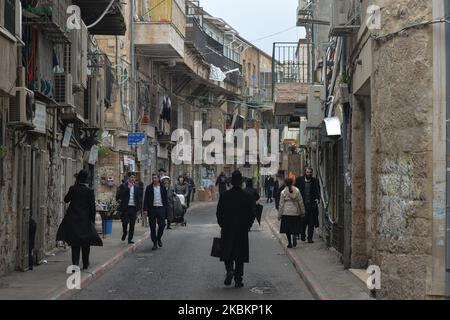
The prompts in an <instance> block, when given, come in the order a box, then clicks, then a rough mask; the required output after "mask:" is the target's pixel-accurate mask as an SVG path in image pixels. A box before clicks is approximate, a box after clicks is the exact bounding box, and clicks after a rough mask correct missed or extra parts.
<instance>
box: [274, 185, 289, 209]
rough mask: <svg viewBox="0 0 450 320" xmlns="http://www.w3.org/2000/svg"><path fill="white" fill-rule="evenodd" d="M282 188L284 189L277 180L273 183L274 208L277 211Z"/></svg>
mask: <svg viewBox="0 0 450 320" xmlns="http://www.w3.org/2000/svg"><path fill="white" fill-rule="evenodd" d="M284 188H286V186H285V185H284V184H283V185H281V186H280V183H279V182H278V180H277V181H276V182H275V184H274V187H273V197H274V198H275V208H276V209H277V210H278V209H280V198H281V193H282V192H283V190H284Z"/></svg>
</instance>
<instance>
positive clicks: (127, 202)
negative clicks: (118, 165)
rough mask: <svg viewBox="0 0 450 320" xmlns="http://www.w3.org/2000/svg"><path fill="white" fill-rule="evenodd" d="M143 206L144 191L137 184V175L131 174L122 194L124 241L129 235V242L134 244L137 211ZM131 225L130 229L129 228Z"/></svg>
mask: <svg viewBox="0 0 450 320" xmlns="http://www.w3.org/2000/svg"><path fill="white" fill-rule="evenodd" d="M141 208H142V193H141V189H140V188H139V186H137V185H136V176H135V175H134V174H130V176H129V177H128V184H126V185H125V186H124V187H123V190H122V192H121V195H120V212H122V231H123V233H122V241H125V239H126V238H127V235H128V243H129V244H133V243H134V242H133V237H134V227H135V225H136V219H137V213H138V212H139V211H140V210H141ZM128 226H129V229H128Z"/></svg>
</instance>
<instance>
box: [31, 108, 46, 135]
mask: <svg viewBox="0 0 450 320" xmlns="http://www.w3.org/2000/svg"><path fill="white" fill-rule="evenodd" d="M46 124H47V108H46V107H45V104H43V103H41V102H39V101H36V102H35V113H34V119H33V125H34V129H35V130H36V131H37V132H40V133H47V128H46Z"/></svg>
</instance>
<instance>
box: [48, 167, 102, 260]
mask: <svg viewBox="0 0 450 320" xmlns="http://www.w3.org/2000/svg"><path fill="white" fill-rule="evenodd" d="M88 176H89V173H88V172H87V171H85V170H82V171H80V173H78V175H77V180H76V182H75V185H73V186H72V187H70V189H69V192H68V193H67V195H66V197H65V198H64V201H65V202H66V203H70V205H69V208H68V209H67V213H66V215H65V217H64V219H63V221H62V223H61V225H60V226H59V229H58V233H57V235H56V241H64V242H67V243H68V244H69V245H70V246H71V247H72V265H74V266H78V265H79V263H80V251H82V253H83V269H88V268H89V253H90V246H99V247H101V246H103V242H102V240H101V239H100V237H99V236H98V234H97V232H96V230H95V214H96V212H95V195H94V190H92V189H90V188H89V187H88V185H87V181H88Z"/></svg>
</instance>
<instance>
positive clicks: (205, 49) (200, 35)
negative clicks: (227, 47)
mask: <svg viewBox="0 0 450 320" xmlns="http://www.w3.org/2000/svg"><path fill="white" fill-rule="evenodd" d="M186 41H187V42H188V43H190V44H191V45H193V46H194V47H195V48H196V49H197V50H198V51H199V52H200V54H201V55H202V57H203V59H205V61H206V62H208V63H209V64H212V65H214V66H216V67H219V68H221V69H222V70H223V71H228V70H235V69H238V70H239V72H233V73H230V74H228V76H227V78H226V79H225V82H228V83H230V84H233V85H235V86H241V85H242V76H241V75H240V73H241V72H242V65H241V64H240V63H238V62H236V61H233V60H232V59H230V58H227V57H225V56H224V54H223V51H224V46H223V45H222V44H221V43H220V42H218V41H217V40H215V39H213V38H212V37H210V36H209V35H207V34H206V33H205V32H204V31H203V29H202V27H201V26H200V25H199V22H198V20H197V19H193V18H188V25H187V27H186Z"/></svg>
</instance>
